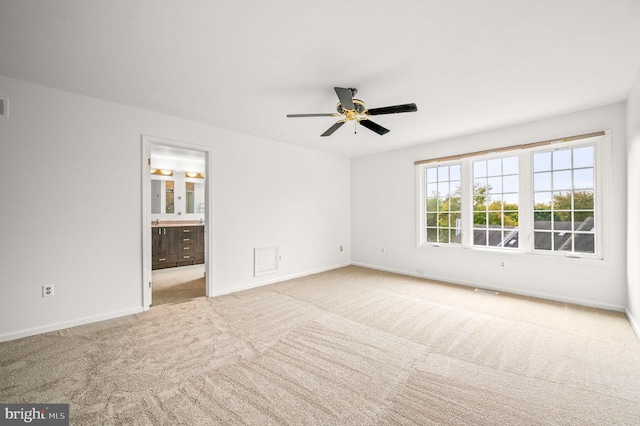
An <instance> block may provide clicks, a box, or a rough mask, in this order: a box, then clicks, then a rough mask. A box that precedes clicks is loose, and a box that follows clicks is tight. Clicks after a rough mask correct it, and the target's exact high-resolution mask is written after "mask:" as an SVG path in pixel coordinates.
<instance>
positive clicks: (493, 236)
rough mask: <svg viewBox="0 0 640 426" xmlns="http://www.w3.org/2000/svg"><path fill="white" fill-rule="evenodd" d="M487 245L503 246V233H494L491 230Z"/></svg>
mask: <svg viewBox="0 0 640 426" xmlns="http://www.w3.org/2000/svg"><path fill="white" fill-rule="evenodd" d="M487 245H488V246H489V247H498V246H500V245H502V231H494V230H491V229H489V241H488V243H487Z"/></svg>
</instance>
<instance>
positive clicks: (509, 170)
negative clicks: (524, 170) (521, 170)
mask: <svg viewBox="0 0 640 426" xmlns="http://www.w3.org/2000/svg"><path fill="white" fill-rule="evenodd" d="M502 173H503V174H505V175H515V174H518V157H507V158H503V159H502Z"/></svg>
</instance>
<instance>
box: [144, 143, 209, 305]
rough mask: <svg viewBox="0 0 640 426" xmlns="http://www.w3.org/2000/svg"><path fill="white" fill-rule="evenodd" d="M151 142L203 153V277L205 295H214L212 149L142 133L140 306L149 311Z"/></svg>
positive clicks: (154, 144) (155, 144)
mask: <svg viewBox="0 0 640 426" xmlns="http://www.w3.org/2000/svg"><path fill="white" fill-rule="evenodd" d="M154 146H169V147H172V148H182V149H188V150H190V151H199V152H202V153H204V156H205V160H204V161H205V176H206V179H205V181H204V191H205V197H204V198H205V200H204V220H205V228H204V229H205V233H204V254H205V257H204V270H205V280H206V295H207V297H211V296H212V295H213V282H212V279H211V277H213V270H212V269H213V268H212V265H213V262H211V252H212V250H211V242H212V241H213V237H212V235H213V226H212V225H213V213H212V210H213V209H212V206H213V202H212V200H213V197H212V196H211V191H212V189H213V184H212V177H213V152H212V149H211V147H208V146H204V145H196V144H192V143H186V142H180V141H175V140H171V139H165V138H159V137H156V136H149V135H142V309H143V311H148V310H149V307H150V305H151V201H150V200H151V165H150V164H149V160H150V159H151V148H152V147H154Z"/></svg>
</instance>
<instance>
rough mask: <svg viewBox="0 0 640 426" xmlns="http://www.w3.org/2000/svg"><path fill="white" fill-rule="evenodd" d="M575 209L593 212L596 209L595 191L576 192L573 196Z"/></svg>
mask: <svg viewBox="0 0 640 426" xmlns="http://www.w3.org/2000/svg"><path fill="white" fill-rule="evenodd" d="M573 208H574V209H576V210H593V209H594V208H595V203H594V200H593V191H576V192H575V193H574V194H573Z"/></svg>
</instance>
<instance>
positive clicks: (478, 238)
mask: <svg viewBox="0 0 640 426" xmlns="http://www.w3.org/2000/svg"><path fill="white" fill-rule="evenodd" d="M473 245H476V246H486V245H487V231H485V230H481V229H474V231H473Z"/></svg>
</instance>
